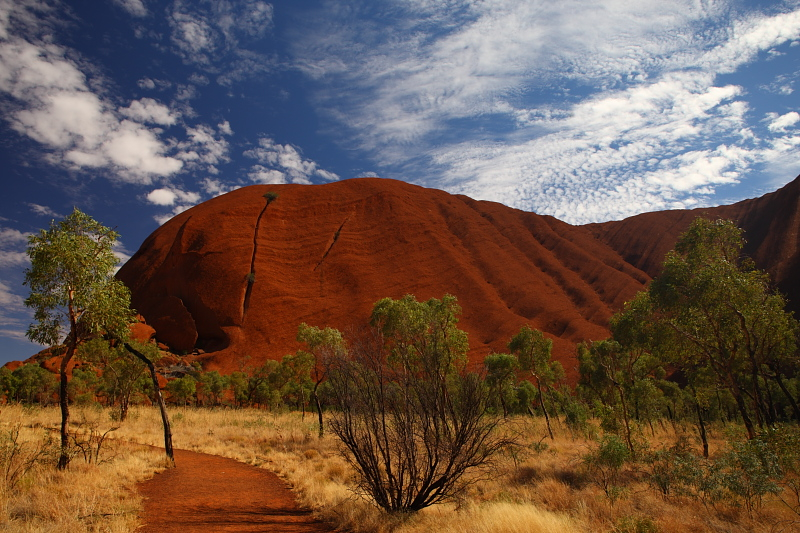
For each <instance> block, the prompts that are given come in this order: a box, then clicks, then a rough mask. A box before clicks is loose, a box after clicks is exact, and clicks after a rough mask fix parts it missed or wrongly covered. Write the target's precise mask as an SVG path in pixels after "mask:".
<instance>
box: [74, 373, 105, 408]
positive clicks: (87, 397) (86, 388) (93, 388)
mask: <svg viewBox="0 0 800 533" xmlns="http://www.w3.org/2000/svg"><path fill="white" fill-rule="evenodd" d="M99 388H100V377H99V376H98V375H97V372H95V371H94V370H92V369H91V368H89V369H82V368H77V367H76V368H75V369H74V370H73V371H72V379H71V380H70V381H69V388H68V393H69V398H70V400H71V401H72V402H74V403H77V404H80V405H91V404H94V403H96V395H97V392H98V389H99Z"/></svg>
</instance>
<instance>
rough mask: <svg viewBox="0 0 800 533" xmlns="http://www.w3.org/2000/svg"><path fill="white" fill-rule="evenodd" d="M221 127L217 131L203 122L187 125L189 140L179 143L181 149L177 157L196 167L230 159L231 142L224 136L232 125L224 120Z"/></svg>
mask: <svg viewBox="0 0 800 533" xmlns="http://www.w3.org/2000/svg"><path fill="white" fill-rule="evenodd" d="M219 129H220V131H219V132H215V131H214V129H213V128H212V127H210V126H206V125H202V124H201V125H199V126H197V127H187V128H186V135H187V140H186V141H183V142H181V143H178V148H179V149H180V150H181V151H180V153H179V154H178V155H177V157H179V158H180V159H181V160H183V161H184V162H185V163H186V164H187V166H188V167H189V168H196V167H197V165H198V164H203V165H205V166H206V168H209V167H210V166H215V165H218V164H220V163H226V162H228V161H230V157H229V155H228V152H229V143H228V141H227V140H226V139H225V138H224V137H223V135H226V134H227V133H226V131H229V130H230V125H229V124H228V123H227V122H224V123H222V124H220V125H219Z"/></svg>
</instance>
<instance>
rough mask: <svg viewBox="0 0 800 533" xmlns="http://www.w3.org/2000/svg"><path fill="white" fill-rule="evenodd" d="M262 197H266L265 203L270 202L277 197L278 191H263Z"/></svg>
mask: <svg viewBox="0 0 800 533" xmlns="http://www.w3.org/2000/svg"><path fill="white" fill-rule="evenodd" d="M264 198H266V199H267V205H269V204H271V203H272V202H274V201H275V200H277V199H278V193H276V192H275V191H268V192H265V193H264Z"/></svg>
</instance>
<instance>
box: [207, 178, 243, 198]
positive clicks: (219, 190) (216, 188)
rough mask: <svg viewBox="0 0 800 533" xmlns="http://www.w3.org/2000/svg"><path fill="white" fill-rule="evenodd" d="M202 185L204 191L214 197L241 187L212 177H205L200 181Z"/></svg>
mask: <svg viewBox="0 0 800 533" xmlns="http://www.w3.org/2000/svg"><path fill="white" fill-rule="evenodd" d="M200 186H201V188H202V189H203V192H205V193H206V194H208V195H209V196H212V197H214V196H219V195H221V194H225V193H227V192H230V191H232V190H234V189H238V188H239V185H236V184H232V183H226V182H223V181H220V180H215V179H211V178H205V179H203V181H202V182H201V183H200Z"/></svg>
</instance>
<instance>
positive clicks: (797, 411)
mask: <svg viewBox="0 0 800 533" xmlns="http://www.w3.org/2000/svg"><path fill="white" fill-rule="evenodd" d="M772 370H773V371H774V372H775V381H776V383H777V384H778V387H780V388H781V390H782V391H783V394H784V395H785V396H786V398H787V399H788V400H789V403H790V404H792V411H794V419H795V420H800V407H798V405H797V402H796V401H795V399H794V397H793V396H792V395H791V394H789V390H788V389H787V388H786V385H785V384H784V383H783V378H781V375H780V373H779V372H778V369H777V368H773V369H772Z"/></svg>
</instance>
